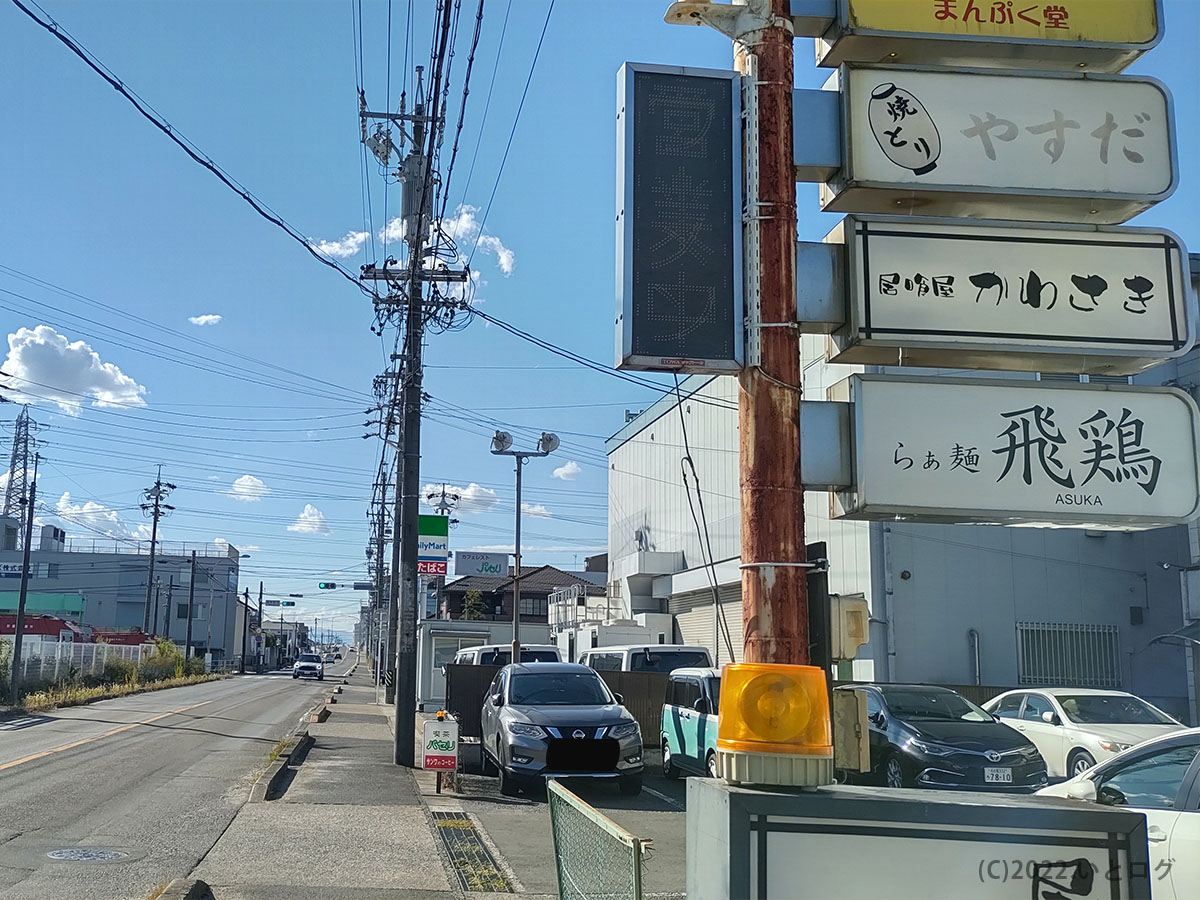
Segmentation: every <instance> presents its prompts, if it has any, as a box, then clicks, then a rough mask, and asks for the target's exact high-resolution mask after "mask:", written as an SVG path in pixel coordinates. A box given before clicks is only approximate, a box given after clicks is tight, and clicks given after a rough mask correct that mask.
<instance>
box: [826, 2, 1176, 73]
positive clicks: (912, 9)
mask: <svg viewBox="0 0 1200 900" xmlns="http://www.w3.org/2000/svg"><path fill="white" fill-rule="evenodd" d="M1161 36H1162V3H1161V0H1049V2H1040V0H999V2H997V0H838V17H837V20H836V21H835V23H834V27H833V28H832V29H831V31H830V32H829V33H828V34H826V36H825V37H823V38H819V39H818V40H817V64H818V65H821V66H837V65H840V64H842V63H844V62H856V61H858V62H875V61H877V60H880V59H884V58H889V59H891V60H893V61H894V62H901V63H927V64H936V65H950V64H959V65H986V66H991V67H997V66H1006V67H1020V68H1025V69H1043V70H1045V69H1070V70H1077V69H1078V68H1081V67H1086V68H1087V70H1088V71H1094V72H1119V71H1121V70H1122V69H1123V68H1125V67H1126V66H1127V65H1129V63H1131V62H1133V61H1134V60H1135V59H1137V58H1138V57H1139V56H1140V55H1141V54H1142V53H1144V52H1146V51H1147V50H1149V49H1151V48H1152V47H1153V46H1154V45H1155V44H1157V43H1158V41H1159V39H1160V38H1161Z"/></svg>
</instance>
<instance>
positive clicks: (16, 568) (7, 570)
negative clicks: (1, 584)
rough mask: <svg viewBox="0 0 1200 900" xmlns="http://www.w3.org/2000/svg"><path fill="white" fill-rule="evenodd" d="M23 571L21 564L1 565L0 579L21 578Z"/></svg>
mask: <svg viewBox="0 0 1200 900" xmlns="http://www.w3.org/2000/svg"><path fill="white" fill-rule="evenodd" d="M23 570H24V566H22V564H21V563H0V578H20V577H21V572H22V571H23Z"/></svg>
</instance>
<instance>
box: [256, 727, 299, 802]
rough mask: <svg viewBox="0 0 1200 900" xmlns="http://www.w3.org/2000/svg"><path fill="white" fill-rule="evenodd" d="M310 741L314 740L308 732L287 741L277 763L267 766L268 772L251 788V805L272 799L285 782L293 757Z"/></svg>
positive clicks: (259, 777) (276, 760) (260, 776)
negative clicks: (284, 777) (284, 778)
mask: <svg viewBox="0 0 1200 900" xmlns="http://www.w3.org/2000/svg"><path fill="white" fill-rule="evenodd" d="M310 741H312V738H311V737H309V735H308V731H307V730H305V731H302V732H300V733H299V734H295V735H293V736H292V737H290V738H288V739H287V742H286V743H285V744H284V745H283V749H282V750H280V751H279V756H278V757H277V758H276V759H275V762H273V763H271V764H270V765H269V766H267V770H266V771H265V772H263V773H262V774H261V775H259V776H258V780H257V781H255V782H254V786H253V787H252V788H250V802H251V803H263V802H265V801H267V800H269V799H271V796H272V794H275V793H276V792H277V789H278V787H279V783H280V782H281V781H283V776H284V773H285V772H287V768H288V766H289V765H291V762H292V757H293V756H295V755H296V754H297V753H299V752H300V750H302V749H305V748H306V747H307V746H308V744H309V742H310Z"/></svg>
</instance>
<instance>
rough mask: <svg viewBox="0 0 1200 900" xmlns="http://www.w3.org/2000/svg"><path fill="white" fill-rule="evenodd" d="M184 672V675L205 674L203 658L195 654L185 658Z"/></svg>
mask: <svg viewBox="0 0 1200 900" xmlns="http://www.w3.org/2000/svg"><path fill="white" fill-rule="evenodd" d="M183 674H184V676H188V675H203V674H204V660H203V658H201V657H199V656H193V657H192V658H191V659H189V660H185V661H184V663H183Z"/></svg>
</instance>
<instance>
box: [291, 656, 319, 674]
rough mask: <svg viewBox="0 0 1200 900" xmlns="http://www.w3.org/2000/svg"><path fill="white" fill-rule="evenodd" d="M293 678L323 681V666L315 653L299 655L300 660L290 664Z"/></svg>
mask: <svg viewBox="0 0 1200 900" xmlns="http://www.w3.org/2000/svg"><path fill="white" fill-rule="evenodd" d="M292 677H293V678H315V679H317V681H324V680H325V664H324V663H323V662H321V657H319V656H318V655H317V654H315V653H301V654H300V658H299V659H297V660H296V662H295V663H293V664H292Z"/></svg>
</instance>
